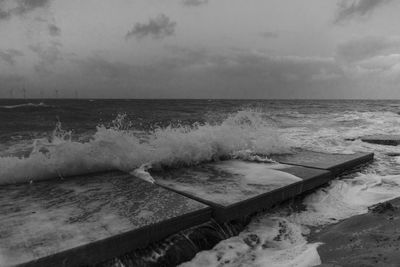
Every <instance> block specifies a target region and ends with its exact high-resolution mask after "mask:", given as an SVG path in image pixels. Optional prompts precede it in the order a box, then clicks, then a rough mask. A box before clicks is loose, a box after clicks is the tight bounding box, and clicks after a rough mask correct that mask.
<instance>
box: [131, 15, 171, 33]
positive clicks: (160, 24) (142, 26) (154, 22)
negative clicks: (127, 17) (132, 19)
mask: <svg viewBox="0 0 400 267" xmlns="http://www.w3.org/2000/svg"><path fill="white" fill-rule="evenodd" d="M175 27H176V22H174V21H171V20H170V18H168V17H167V16H166V15H164V14H159V15H158V16H157V17H155V18H150V19H149V22H148V23H136V24H135V26H134V27H133V29H132V30H130V31H129V32H128V33H127V34H126V36H125V38H126V39H130V38H132V37H136V38H137V39H141V38H144V37H147V36H151V37H153V38H154V39H162V38H165V37H167V36H170V35H173V34H174V32H175Z"/></svg>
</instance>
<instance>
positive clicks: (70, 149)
mask: <svg viewBox="0 0 400 267" xmlns="http://www.w3.org/2000/svg"><path fill="white" fill-rule="evenodd" d="M123 119H124V117H123V116H119V117H118V118H117V120H116V121H115V123H114V126H112V127H105V126H99V127H97V131H96V133H95V134H94V135H93V136H92V137H91V139H90V141H88V142H78V141H73V140H72V138H71V132H67V131H63V130H62V129H61V127H60V125H58V127H57V128H56V131H55V132H54V134H53V137H52V138H51V140H50V141H49V140H47V139H40V140H36V141H35V142H34V145H33V149H32V153H31V154H30V155H29V157H26V158H19V157H13V156H8V157H1V158H0V184H7V183H20V182H29V181H37V180H42V179H49V178H57V177H66V176H71V175H78V174H84V173H90V172H97V171H105V170H110V169H119V170H123V171H128V172H131V171H133V170H134V169H136V168H139V167H140V166H142V165H143V164H151V165H152V166H153V167H155V168H157V167H159V166H179V165H190V164H196V163H199V162H203V161H209V160H212V159H216V158H219V157H221V156H229V155H234V154H236V153H240V151H248V153H258V154H269V153H280V152H288V150H289V148H290V147H289V146H288V145H287V144H286V143H285V142H283V141H281V139H280V137H279V136H278V135H277V133H276V128H275V127H274V125H273V124H272V123H271V121H270V120H268V118H266V117H265V114H262V113H260V112H255V111H248V110H246V111H239V112H237V113H235V114H232V115H231V116H229V117H228V118H226V119H225V120H224V121H222V122H221V123H219V124H209V123H205V124H204V125H199V124H195V125H192V126H178V127H172V126H169V127H166V128H157V129H155V130H153V131H151V132H147V133H144V132H139V133H138V132H137V131H135V130H134V129H133V130H127V129H125V128H126V127H125V126H126V124H124V123H122V120H123Z"/></svg>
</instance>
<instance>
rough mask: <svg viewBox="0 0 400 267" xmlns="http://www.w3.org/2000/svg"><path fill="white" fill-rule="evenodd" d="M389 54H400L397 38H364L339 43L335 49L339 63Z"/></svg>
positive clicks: (399, 44) (399, 41) (399, 39)
mask: <svg viewBox="0 0 400 267" xmlns="http://www.w3.org/2000/svg"><path fill="white" fill-rule="evenodd" d="M388 53H389V54H390V53H400V38H399V37H378V36H366V37H362V38H358V39H353V40H349V41H347V42H344V43H341V44H339V45H338V47H337V49H336V56H337V58H338V59H339V60H340V61H344V62H355V61H360V60H364V59H366V58H370V57H374V56H378V55H382V54H388Z"/></svg>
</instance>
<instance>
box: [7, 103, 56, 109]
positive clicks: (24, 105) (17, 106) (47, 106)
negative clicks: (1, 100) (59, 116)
mask: <svg viewBox="0 0 400 267" xmlns="http://www.w3.org/2000/svg"><path fill="white" fill-rule="evenodd" d="M29 107H34V108H52V107H53V106H50V105H46V104H45V103H43V102H40V103H25V104H18V105H8V106H0V108H5V109H16V108H29Z"/></svg>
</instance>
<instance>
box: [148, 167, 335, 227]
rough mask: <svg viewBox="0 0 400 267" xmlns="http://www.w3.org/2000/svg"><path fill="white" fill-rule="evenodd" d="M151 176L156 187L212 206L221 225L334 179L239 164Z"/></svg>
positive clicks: (328, 175)
mask: <svg viewBox="0 0 400 267" xmlns="http://www.w3.org/2000/svg"><path fill="white" fill-rule="evenodd" d="M152 176H153V177H154V178H155V179H156V181H157V184H159V185H161V186H163V187H166V188H168V189H171V190H174V191H176V192H178V193H181V194H183V195H185V196H187V197H190V198H193V199H195V200H198V201H200V202H203V203H206V204H207V205H210V206H212V208H213V217H214V218H215V219H216V220H218V221H222V222H223V221H228V220H232V219H237V218H241V217H244V216H247V215H250V214H252V213H254V212H256V211H260V210H263V209H266V208H268V207H271V206H272V205H274V204H277V203H279V202H282V201H284V200H286V199H289V198H292V197H294V196H296V195H298V194H301V193H303V192H305V191H307V190H310V189H312V188H314V187H316V186H319V185H321V184H324V183H326V182H328V181H329V180H330V179H332V175H331V173H330V172H329V171H324V170H318V169H310V168H302V167H293V166H287V165H282V164H266V163H254V162H244V161H239V160H228V161H221V162H217V163H210V164H202V165H199V166H195V167H190V168H181V169H176V170H170V171H167V172H162V173H156V172H153V173H152Z"/></svg>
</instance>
